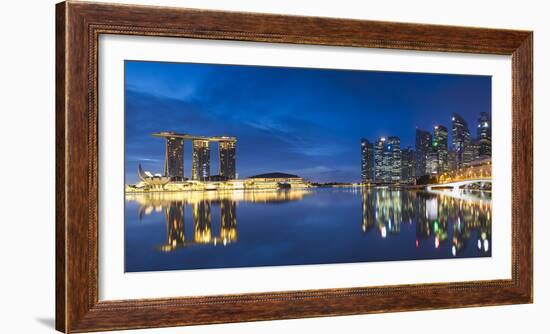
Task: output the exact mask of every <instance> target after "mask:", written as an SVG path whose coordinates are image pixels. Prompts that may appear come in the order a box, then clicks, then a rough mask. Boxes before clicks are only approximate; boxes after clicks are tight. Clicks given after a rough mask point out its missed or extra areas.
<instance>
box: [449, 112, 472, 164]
mask: <svg viewBox="0 0 550 334" xmlns="http://www.w3.org/2000/svg"><path fill="white" fill-rule="evenodd" d="M470 140H471V138H470V130H469V129H468V123H466V121H465V120H464V118H462V116H460V115H459V114H456V113H453V117H452V150H453V151H454V152H455V154H454V155H455V159H456V161H455V162H454V165H455V166H456V168H461V167H462V166H464V164H465V163H469V162H471V159H472V157H471V153H470V152H468V151H469V150H468V149H467V148H468V146H469V145H470Z"/></svg>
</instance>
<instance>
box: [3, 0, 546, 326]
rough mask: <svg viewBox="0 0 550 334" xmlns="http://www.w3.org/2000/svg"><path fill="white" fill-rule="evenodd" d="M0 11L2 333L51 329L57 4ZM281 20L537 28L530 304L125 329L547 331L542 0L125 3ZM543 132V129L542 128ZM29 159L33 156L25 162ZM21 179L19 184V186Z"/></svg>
mask: <svg viewBox="0 0 550 334" xmlns="http://www.w3.org/2000/svg"><path fill="white" fill-rule="evenodd" d="M55 2H56V1H53V0H32V1H31V0H27V1H11V2H5V3H3V6H2V9H1V10H0V25H1V26H0V27H1V29H0V36H1V39H0V40H1V42H2V50H1V52H0V92H1V93H0V175H2V182H1V183H0V209H1V214H0V265H1V266H2V271H1V274H0V314H1V316H0V319H1V320H0V332H2V333H48V332H53V323H54V319H53V318H54V281H55V275H54V263H55V262H54V244H55V241H54V206H55V200H54V192H55V189H54V184H55V182H54V163H55V161H54V147H55V140H54V91H55V87H54V77H55V60H54V45H55V41H54V4H55ZM124 2H130V3H140V4H155V5H173V6H184V7H195V8H211V9H225V10H238V11H255V12H271V13H281V14H297V15H316V16H334V17H348V18H358V19H374V20H393V21H407V22H419V23H436V24H451V25H468V26H482V27H494V28H510V29H529V30H534V31H535V198H534V200H535V303H534V304H533V305H518V306H499V307H484V308H470V309H454V310H442V311H423V312H406V313H391V314H378V315H365V316H346V317H332V318H317V319H303V320H285V321H269V322H256V323H241V324H228V325H211V326H196V327H188V328H183V329H182V328H167V329H158V330H140V331H129V332H126V333H134V332H135V333H181V332H184V333H243V334H246V333H258V332H262V333H280V332H289V333H290V332H311V331H315V332H317V333H333V332H346V333H364V332H366V331H369V332H373V333H377V332H381V331H382V330H383V331H384V332H387V333H392V332H398V331H400V332H402V331H407V332H408V333H427V332H436V331H438V332H439V331H441V332H445V333H461V334H462V333H483V332H485V333H493V332H495V333H512V332H516V333H517V332H530V333H546V332H547V326H548V325H547V314H548V311H547V310H548V309H550V269H549V267H548V262H547V258H546V256H547V255H548V254H549V251H550V242H548V241H547V240H545V237H547V235H548V234H549V233H550V226H549V224H547V221H546V220H547V219H546V216H545V212H544V211H543V210H544V206H545V205H546V198H545V196H544V194H543V191H545V186H548V185H549V182H548V181H549V174H548V173H544V171H545V167H544V166H545V164H546V163H547V162H548V153H547V151H548V150H547V149H546V147H548V146H547V145H548V144H547V143H548V142H550V131H548V130H546V129H545V128H544V127H545V126H546V124H547V123H548V122H549V121H550V118H549V116H548V110H550V94H548V93H547V91H548V89H550V42H549V41H550V23H549V20H548V17H547V16H548V15H547V13H548V9H546V8H545V7H546V2H545V1H540V0H538V1H537V0H524V1H521V2H518V1H513V2H512V1H507V0H491V1H479V0H477V1H471V0H461V1H452V2H451V1H438V0H432V1H424V0H416V1H408V0H385V1H372V2H371V3H368V2H367V1H353V0H338V1H321V0H301V1H296V0H294V1H292V0H263V1H257V0H256V1H253V0H248V1H247V0H225V1H216V0H202V1H199V0H186V1H184V0H182V1H177V0H141V1H140V0H128V1H124ZM545 130H546V131H545ZM31 157H32V159H31ZM17 175H20V176H21V177H23V178H24V179H25V181H19V180H18V177H17Z"/></svg>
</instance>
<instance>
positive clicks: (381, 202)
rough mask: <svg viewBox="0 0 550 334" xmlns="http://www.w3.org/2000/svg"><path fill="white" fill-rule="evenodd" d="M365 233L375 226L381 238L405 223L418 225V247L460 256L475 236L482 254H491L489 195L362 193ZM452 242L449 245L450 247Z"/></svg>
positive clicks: (416, 242) (396, 192)
mask: <svg viewBox="0 0 550 334" xmlns="http://www.w3.org/2000/svg"><path fill="white" fill-rule="evenodd" d="M361 198H362V212H363V217H362V230H363V232H365V233H370V230H371V229H372V227H373V226H376V230H377V231H378V234H379V236H380V237H381V238H382V239H385V238H388V237H390V236H391V235H392V234H399V232H400V230H401V228H402V224H408V225H411V224H413V223H416V226H415V228H416V240H414V242H415V246H416V247H417V248H418V247H421V246H422V244H423V243H425V242H428V243H431V245H430V247H435V248H445V249H449V251H450V252H451V254H452V256H457V255H459V254H460V253H461V252H462V251H463V250H464V249H465V247H466V246H467V245H468V241H469V240H470V239H471V238H472V237H475V238H477V241H475V240H474V241H475V242H474V244H476V245H477V248H478V250H479V251H480V252H481V253H488V252H489V251H490V242H491V199H490V195H489V194H488V193H483V192H478V193H477V194H476V193H465V194H463V195H462V196H461V197H452V196H448V195H447V194H444V193H437V194H435V193H427V192H420V191H403V190H392V189H388V188H381V189H364V190H363V191H362V196H361ZM449 243H450V244H449Z"/></svg>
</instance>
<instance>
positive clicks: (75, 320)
mask: <svg viewBox="0 0 550 334" xmlns="http://www.w3.org/2000/svg"><path fill="white" fill-rule="evenodd" d="M102 34H120V35H140V36H169V37H185V38H198V39H215V40H240V41H261V42H269V43H296V44H313V45H330V46H347V47H361V48H387V49H402V50H418V51H440V52H463V53H477V54H497V55H511V56H512V87H513V91H512V97H513V98H512V101H510V103H511V104H512V123H513V124H512V134H513V138H512V147H513V151H512V157H513V159H512V161H511V162H510V163H511V164H512V189H513V191H512V207H511V208H510V210H511V217H512V257H511V258H512V263H510V265H511V268H512V270H511V272H512V278H511V279H502V280H491V281H468V282H458V283H434V284H413V285H397V286H381V287H357V288H338V289H324V290H304V291H290V292H273V293H253V294H240V295H218V296H208V297H182V298H164V299H143V300H123V301H99V299H98V241H97V239H98V122H97V114H98V103H97V92H98V80H97V73H98V38H99V36H100V35H102ZM532 127H533V33H532V32H530V31H516V30H500V29H483V28H469V27H451V26H439V25H422V24H408V23H394V22H377V21H358V20H347V19H333V18H316V17H297V16H282V15H267V14H252V13H237V12H221V11H204V10H196V9H181V8H166V7H147V6H133V5H132V6H129V5H113V4H100V3H86V2H73V1H66V2H63V3H59V4H58V5H57V7H56V329H57V330H59V331H63V332H67V333H68V332H84V331H98V330H120V329H130V328H148V327H166V326H181V325H195V324H211V323H223V322H240V321H256V320H269V319H290V318H302V317H320V316H332V315H351V314H364V313H380V312H397V311H410V310H429V309H442V308H452V307H472V306H486V305H504V304H519V303H531V302H532V301H533V248H532V246H533V235H532V227H533V214H532V194H533V167H532V163H533V130H532ZM465 291H467V292H468V293H467V294H466V293H464V292H465Z"/></svg>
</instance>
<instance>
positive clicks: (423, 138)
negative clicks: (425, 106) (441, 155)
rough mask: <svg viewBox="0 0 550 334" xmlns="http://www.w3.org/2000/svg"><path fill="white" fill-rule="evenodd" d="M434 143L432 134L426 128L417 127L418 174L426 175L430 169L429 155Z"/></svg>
mask: <svg viewBox="0 0 550 334" xmlns="http://www.w3.org/2000/svg"><path fill="white" fill-rule="evenodd" d="M431 145H432V134H431V133H429V132H428V131H425V130H420V129H416V144H415V153H416V176H417V177H419V176H422V175H426V174H428V173H429V172H427V170H428V157H429V154H430V150H431Z"/></svg>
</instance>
